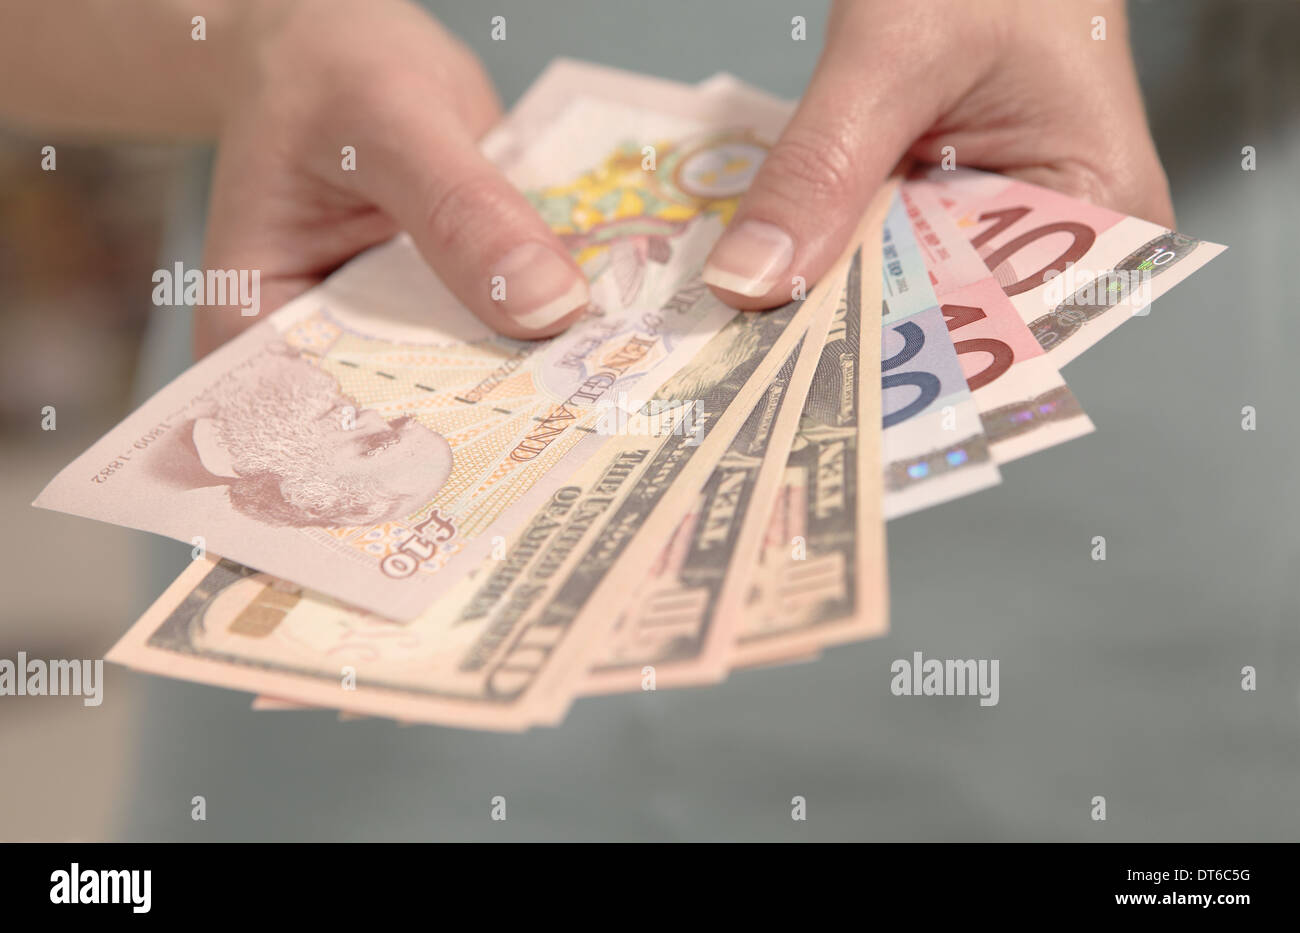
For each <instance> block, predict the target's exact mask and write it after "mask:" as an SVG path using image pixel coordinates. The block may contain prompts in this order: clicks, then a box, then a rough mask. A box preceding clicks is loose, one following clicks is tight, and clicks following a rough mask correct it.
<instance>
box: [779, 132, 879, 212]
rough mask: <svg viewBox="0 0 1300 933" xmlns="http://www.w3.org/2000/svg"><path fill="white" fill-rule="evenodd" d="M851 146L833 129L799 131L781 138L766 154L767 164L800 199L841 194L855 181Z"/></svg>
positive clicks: (783, 187) (780, 182)
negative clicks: (832, 131)
mask: <svg viewBox="0 0 1300 933" xmlns="http://www.w3.org/2000/svg"><path fill="white" fill-rule="evenodd" d="M854 163H855V159H854V157H853V152H852V150H850V149H849V147H848V145H847V144H846V143H845V142H844V140H843V139H841V138H839V137H838V136H836V135H835V134H833V133H818V132H811V131H807V130H805V131H802V132H800V133H797V134H790V135H787V136H786V137H785V138H783V139H782V140H781V141H780V142H779V143H777V144H776V146H774V147H773V149H772V151H771V152H770V153H768V156H767V168H768V170H769V171H770V172H772V173H773V176H774V177H775V178H777V179H779V185H780V187H781V188H782V189H784V191H786V192H787V193H788V195H789V196H790V197H792V198H795V199H798V200H800V201H809V200H812V201H817V202H822V201H829V200H836V199H839V198H842V197H844V196H845V194H847V193H848V192H850V191H851V190H852V188H853V185H854V184H855V181H856V177H857V172H856V165H855V164H854Z"/></svg>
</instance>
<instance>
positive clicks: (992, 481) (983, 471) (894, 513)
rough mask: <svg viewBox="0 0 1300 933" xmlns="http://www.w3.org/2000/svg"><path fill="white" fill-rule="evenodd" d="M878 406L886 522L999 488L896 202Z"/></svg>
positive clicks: (888, 226) (887, 239) (890, 221)
mask: <svg viewBox="0 0 1300 933" xmlns="http://www.w3.org/2000/svg"><path fill="white" fill-rule="evenodd" d="M883 237H884V250H883V278H884V285H883V288H884V307H883V317H882V324H881V326H882V333H881V347H882V349H881V357H882V358H881V361H880V371H881V380H880V384H881V393H882V395H881V398H882V401H881V404H882V409H883V413H884V417H883V427H884V436H883V439H882V442H881V443H882V446H881V450H882V452H883V455H884V460H885V464H884V472H885V505H884V510H885V518H886V519H893V518H897V517H899V516H900V515H906V514H908V513H911V512H915V511H917V510H919V509H924V508H927V507H929V506H932V505H936V504H938V503H940V502H947V501H948V500H950V499H954V498H956V497H958V496H963V495H966V494H968V493H971V492H975V491H977V490H980V489H986V488H988V487H989V486H993V485H996V484H997V483H998V482H1000V481H1001V476H1000V474H999V472H998V468H997V464H996V463H995V462H994V460H993V457H992V455H991V453H990V452H989V447H988V442H987V439H986V438H985V436H984V427H983V422H982V421H981V419H980V415H979V408H978V406H977V405H976V403H975V399H974V397H973V396H972V395H971V391H970V389H969V388H968V386H967V384H966V378H965V376H964V375H963V373H962V366H961V363H960V362H959V360H958V358H957V352H956V350H955V349H954V347H953V342H952V338H951V337H950V336H949V334H948V328H947V323H946V321H945V320H944V315H943V311H942V310H940V308H939V303H938V301H937V300H936V298H935V295H934V289H933V288H931V286H930V278H929V274H928V273H927V272H926V268H925V261H924V260H923V259H922V257H921V250H920V247H919V246H918V245H917V242H916V238H915V236H913V234H912V226H911V223H910V222H909V220H908V217H907V209H906V207H905V206H904V204H903V200H902V197H901V195H900V196H899V197H896V198H895V200H894V202H893V204H892V205H891V206H890V210H889V216H888V217H887V218H886V220H885V229H884V234H883Z"/></svg>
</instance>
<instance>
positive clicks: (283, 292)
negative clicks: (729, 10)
mask: <svg viewBox="0 0 1300 933" xmlns="http://www.w3.org/2000/svg"><path fill="white" fill-rule="evenodd" d="M203 6H204V9H203V10H202V11H201V12H202V14H203V15H204V16H205V17H206V18H207V21H208V39H207V40H206V41H205V42H194V41H192V40H191V39H190V36H189V32H188V29H189V26H188V24H189V21H190V17H191V16H192V15H193V14H194V11H193V10H191V9H190V7H189V5H188V4H185V3H183V2H180V0H133V2H131V3H127V4H123V3H121V2H116V0H82V2H75V0H42V2H41V3H33V4H17V3H9V4H0V118H7V119H9V120H10V121H12V122H16V123H18V124H22V125H26V126H28V127H31V128H39V129H41V130H59V131H73V132H77V133H83V134H84V133H85V132H87V131H90V132H98V133H104V132H108V133H113V134H119V135H154V136H157V135H180V136H184V137H190V138H215V139H217V141H218V144H219V149H218V159H217V167H216V173H215V178H214V181H213V194H212V203H211V210H210V216H209V225H208V230H207V238H206V243H205V255H204V264H205V265H206V266H207V267H208V268H222V269H260V270H261V274H262V280H261V281H262V308H263V310H264V311H270V310H273V309H274V308H276V307H278V306H279V305H281V304H283V303H284V302H285V301H288V300H289V299H290V298H292V297H293V296H295V295H297V294H299V293H301V292H302V291H304V290H306V289H307V288H309V287H311V286H312V285H314V284H316V283H317V282H319V281H321V279H322V278H324V277H325V276H326V275H328V274H329V272H331V271H332V270H333V269H335V268H337V267H338V266H339V265H340V264H342V263H343V262H344V261H346V260H347V259H349V258H351V257H352V256H354V255H356V254H357V253H359V252H361V251H362V250H364V249H366V248H367V247H370V246H372V245H375V244H377V243H380V242H382V241H384V240H386V239H388V238H389V237H390V236H392V235H393V234H394V233H395V232H396V231H398V230H399V229H404V230H407V231H408V232H410V233H411V235H412V237H413V239H414V241H415V243H416V245H417V246H418V248H419V250H420V252H421V254H422V255H423V256H424V258H425V259H426V260H427V261H428V262H429V264H430V266H432V267H433V269H434V270H435V271H436V272H437V273H438V274H439V276H440V277H441V278H442V279H443V281H444V282H445V283H446V284H447V285H448V287H449V288H450V289H451V290H452V291H453V292H454V293H455V294H456V296H457V297H458V298H459V299H460V300H461V301H462V302H464V304H465V305H466V306H468V307H469V308H470V309H472V310H473V311H474V312H475V313H477V314H478V315H479V316H480V317H482V318H483V319H484V320H485V321H486V322H487V323H488V324H489V325H491V326H492V327H494V328H496V329H497V330H499V331H501V332H502V333H506V334H509V335H511V336H516V337H543V336H550V335H553V334H555V333H559V332H560V331H562V330H563V329H564V328H565V327H567V326H568V325H569V324H570V323H572V322H573V320H575V319H576V318H577V316H578V313H579V311H580V309H575V310H574V311H573V312H572V313H570V314H567V315H565V316H564V317H562V318H560V319H559V320H557V321H555V322H554V323H553V324H551V325H549V326H547V327H544V328H541V329H539V330H525V329H523V328H521V327H520V326H519V325H517V324H516V323H515V322H514V320H513V319H512V318H511V317H510V316H509V315H508V314H507V313H506V312H505V311H504V310H503V309H502V307H501V306H500V305H499V304H498V303H495V302H493V301H492V300H491V297H490V288H489V287H488V283H489V282H490V279H491V274H492V269H493V268H494V267H495V266H496V265H497V264H498V263H499V262H500V261H501V259H502V258H503V257H504V256H506V255H507V254H508V253H509V252H510V251H511V250H513V249H514V248H516V247H518V246H520V245H521V244H526V243H535V244H538V245H540V246H542V247H544V248H546V249H547V250H550V251H553V252H555V253H557V254H559V255H560V256H562V257H563V258H564V260H565V261H566V262H568V263H569V264H570V265H572V261H571V260H569V258H568V255H567V252H566V251H565V250H564V248H563V246H562V245H561V244H560V243H559V242H558V240H556V238H555V237H554V236H553V235H552V234H551V233H550V231H549V230H548V229H547V228H546V226H545V224H544V223H543V222H542V220H541V218H540V217H538V216H537V214H536V212H535V211H533V210H532V208H531V207H530V206H529V205H528V204H527V202H526V201H525V200H524V199H523V197H522V196H521V195H520V194H519V193H518V192H517V191H515V190H514V189H513V188H512V187H511V186H510V185H509V183H508V182H507V181H506V180H505V179H504V178H503V177H502V176H501V174H500V173H499V172H497V170H496V169H495V168H494V167H493V166H492V165H491V164H489V163H488V162H486V161H485V160H484V159H483V158H482V156H481V155H479V153H478V150H477V140H478V139H479V138H480V137H481V136H482V135H483V133H484V132H485V131H486V130H487V129H488V128H490V127H491V126H492V125H493V124H494V123H495V122H496V121H497V120H498V119H499V118H500V108H499V104H498V102H497V99H496V96H495V93H494V92H493V90H492V88H491V86H490V84H489V82H488V81H487V79H486V77H485V75H484V72H483V70H482V67H481V66H480V65H479V64H478V62H477V61H476V60H475V59H474V57H473V56H472V55H471V54H470V52H469V51H468V50H467V49H466V48H465V47H464V46H463V45H462V44H461V43H460V42H459V41H458V40H457V39H455V38H454V37H453V36H451V35H450V34H449V33H447V32H446V31H445V30H444V29H443V28H442V27H441V26H440V25H438V24H437V23H436V22H435V21H434V20H433V19H432V18H430V17H429V16H428V15H426V14H425V13H424V12H422V11H421V10H419V9H417V8H416V7H414V6H412V5H409V4H407V3H406V2H403V0H367V2H365V3H364V4H359V3H356V2H347V0H316V2H312V3H304V2H300V0H206V2H205V3H204V4H203ZM1099 14H1101V15H1105V16H1106V18H1107V33H1108V38H1107V39H1106V40H1105V41H1094V40H1093V39H1092V38H1091V30H1092V23H1091V21H1092V17H1093V16H1095V15H1099ZM826 35H827V42H826V46H825V48H824V50H823V53H822V56H821V60H820V62H819V64H818V66H817V69H816V71H815V73H814V75H813V78H812V81H811V83H810V85H809V87H808V89H807V91H806V92H805V94H804V96H803V99H802V102H801V104H800V106H799V109H798V112H797V113H796V115H795V117H794V119H793V120H792V121H791V123H790V125H789V126H788V128H787V129H786V131H785V133H784V135H783V136H782V138H781V139H780V140H779V142H778V143H777V145H776V146H775V148H774V149H773V150H772V152H771V153H770V155H769V157H768V159H767V161H766V163H765V164H764V166H763V168H762V170H761V171H760V173H759V175H758V177H757V178H756V180H755V183H754V185H753V187H752V188H751V190H750V191H749V192H748V194H747V195H746V196H745V198H744V200H743V202H742V204H741V206H740V209H739V212H738V214H737V218H736V221H733V223H737V222H740V221H743V220H746V219H754V220H759V221H763V222H765V223H768V224H772V225H775V226H776V227H779V228H780V229H781V230H784V231H786V232H787V233H788V234H789V235H790V237H791V238H792V239H793V241H794V244H795V247H794V253H793V259H792V261H791V262H790V263H789V267H788V269H787V271H786V273H785V275H786V276H787V277H789V278H793V277H794V276H796V275H798V276H802V277H803V278H804V279H805V280H806V281H808V282H810V283H811V282H815V281H816V280H817V278H818V277H819V276H820V275H821V274H822V273H823V272H825V271H826V269H827V268H828V267H829V266H830V264H831V263H832V262H833V260H834V258H835V256H836V255H838V254H839V252H840V251H841V250H842V249H843V247H844V246H845V245H846V243H847V240H848V237H849V236H850V234H851V231H852V229H853V226H854V222H855V221H856V219H857V218H858V217H859V216H860V215H861V213H862V211H863V210H864V209H865V207H866V205H867V202H868V200H869V199H870V196H871V193H872V192H873V191H874V190H875V188H876V187H877V186H878V185H879V183H880V182H881V180H882V179H884V178H885V176H886V175H887V174H888V173H889V171H890V170H891V168H892V167H893V166H894V165H895V164H896V163H898V162H899V160H900V159H902V158H905V157H908V156H911V157H914V158H916V159H918V160H922V161H932V162H933V161H938V160H939V158H940V154H941V151H942V149H943V147H944V146H949V145H951V146H955V147H956V152H957V161H958V163H959V164H961V165H966V166H974V167H978V168H984V169H988V170H990V171H997V172H1003V173H1006V174H1010V175H1015V176H1018V177H1020V178H1024V179H1025V180H1027V181H1031V182H1034V183H1036V184H1041V185H1047V186H1049V187H1053V188H1058V189H1060V190H1062V191H1064V192H1066V193H1068V194H1071V195H1074V196H1077V197H1083V198H1087V199H1089V200H1092V201H1096V202H1098V203H1102V204H1105V205H1107V206H1110V207H1113V208H1115V209H1116V210H1120V211H1124V212H1126V213H1130V214H1135V215H1137V216H1140V217H1144V218H1146V219H1148V220H1153V221H1155V222H1157V223H1161V224H1165V225H1168V226H1172V224H1173V210H1172V207H1171V205H1170V200H1169V193H1168V185H1167V182H1166V180H1165V176H1164V172H1163V170H1162V168H1161V166H1160V161H1159V158H1158V157H1157V155H1156V151H1155V146H1154V144H1153V143H1152V141H1151V136H1150V132H1149V130H1148V128H1147V123H1146V117H1145V114H1144V112H1143V107H1142V100H1141V96H1140V93H1139V90H1138V86H1137V81H1136V77H1135V74H1134V69H1133V63H1132V59H1131V56H1130V53H1129V48H1128V37H1127V22H1126V18H1125V15H1124V8H1123V5H1122V3H1120V2H1117V0H1051V2H1044V0H978V2H974V0H925V2H921V0H912V2H907V3H900V2H898V0H840V2H837V3H835V4H834V6H833V8H832V11H831V16H830V22H829V23H828V28H827V31H826ZM51 62H57V63H58V64H59V67H58V68H57V69H51V67H50V63H51ZM33 76H40V80H39V81H33V80H32V79H33ZM346 145H350V146H355V147H356V149H357V171H356V172H343V171H341V167H340V158H341V156H340V150H341V148H342V147H343V146H346ZM573 273H574V275H575V276H577V275H580V273H579V272H578V270H577V268H576V266H574V267H573ZM715 291H716V292H717V294H718V295H719V296H720V297H721V298H722V299H723V300H724V301H727V302H728V303H729V304H732V305H734V306H735V307H739V308H745V309H757V308H767V307H772V306H775V305H779V304H782V303H783V302H784V301H785V300H786V299H787V297H788V295H789V291H790V285H789V282H788V281H786V280H785V279H784V278H783V280H782V281H781V283H780V284H778V285H776V286H774V287H773V288H772V290H771V291H770V292H769V293H768V294H766V295H761V296H758V297H745V296H741V295H738V294H735V293H733V292H729V291H725V290H720V289H715ZM256 320H257V318H247V317H242V316H241V315H240V314H239V312H238V309H235V308H231V309H205V310H204V311H203V312H202V313H201V314H199V315H198V317H197V325H196V330H197V337H196V351H197V352H198V353H200V354H201V353H204V352H207V351H209V350H211V349H212V348H214V347H215V346H217V345H219V344H220V343H221V342H222V341H224V340H227V339H229V338H230V337H231V336H233V335H234V334H236V333H237V332H239V331H240V330H242V329H243V328H245V327H248V326H250V325H251V324H252V323H254V322H255V321H256Z"/></svg>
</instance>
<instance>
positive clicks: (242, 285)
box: [151, 262, 262, 317]
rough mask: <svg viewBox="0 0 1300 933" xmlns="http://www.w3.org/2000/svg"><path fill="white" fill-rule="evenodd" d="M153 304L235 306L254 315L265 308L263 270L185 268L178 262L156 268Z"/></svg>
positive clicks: (212, 306)
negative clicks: (263, 306)
mask: <svg viewBox="0 0 1300 933" xmlns="http://www.w3.org/2000/svg"><path fill="white" fill-rule="evenodd" d="M151 281H152V282H153V283H154V289H153V303H154V304H155V305H158V306H159V307H166V306H169V305H185V306H187V307H191V308H192V307H194V306H196V305H198V306H201V307H209V308H224V307H229V306H235V307H238V308H239V313H240V314H241V315H243V316H244V317H254V316H255V315H256V314H257V313H258V312H259V311H261V310H262V271H261V270H260V269H208V270H207V271H206V273H205V271H204V270H203V269H186V268H185V265H184V263H180V262H178V263H176V264H175V266H174V267H173V268H171V269H155V270H154V274H153V278H152V279H151Z"/></svg>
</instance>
